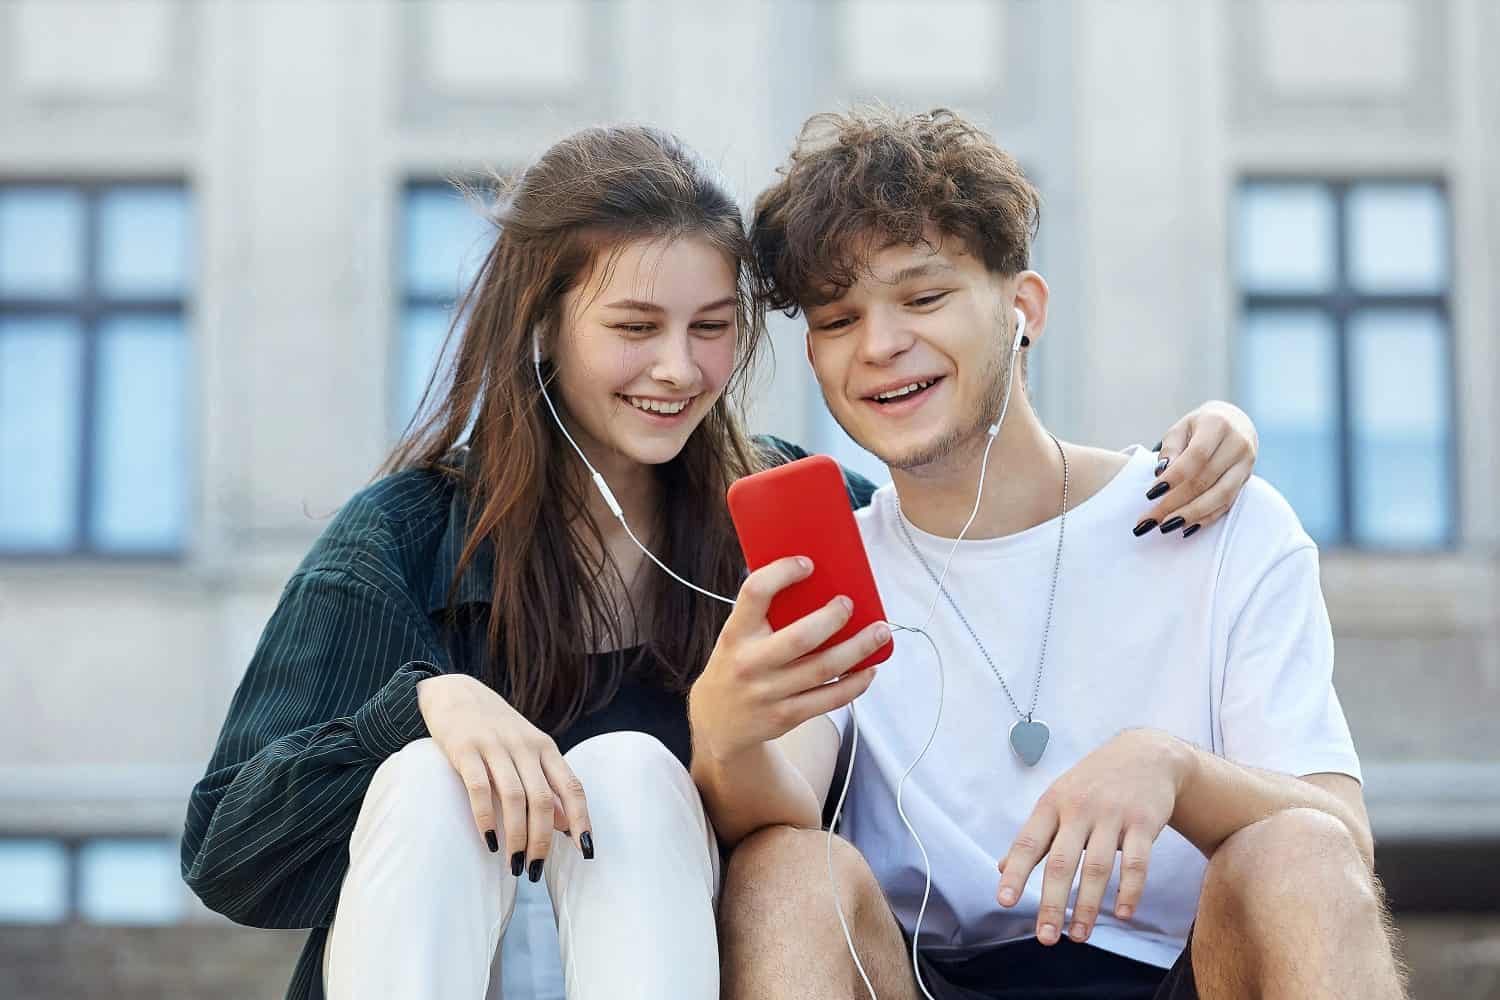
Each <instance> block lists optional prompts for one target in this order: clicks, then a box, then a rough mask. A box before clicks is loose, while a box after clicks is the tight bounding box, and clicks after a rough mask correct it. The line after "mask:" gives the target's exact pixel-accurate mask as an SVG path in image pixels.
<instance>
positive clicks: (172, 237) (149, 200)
mask: <svg viewBox="0 0 1500 1000" xmlns="http://www.w3.org/2000/svg"><path fill="white" fill-rule="evenodd" d="M192 262H193V240H192V228H191V221H190V219H189V212H188V201H187V195H186V193H185V192H184V191H183V190H182V189H181V188H180V187H140V188H132V187H124V188H117V189H115V190H112V191H110V192H108V193H107V194H105V195H104V196H103V197H102V198H100V200H99V291H100V293H101V294H103V295H105V296H111V297H135V298H140V297H152V298H160V297H174V298H180V297H182V296H183V295H184V294H185V292H186V291H187V288H188V285H189V283H190V279H189V270H190V268H191V267H192Z"/></svg>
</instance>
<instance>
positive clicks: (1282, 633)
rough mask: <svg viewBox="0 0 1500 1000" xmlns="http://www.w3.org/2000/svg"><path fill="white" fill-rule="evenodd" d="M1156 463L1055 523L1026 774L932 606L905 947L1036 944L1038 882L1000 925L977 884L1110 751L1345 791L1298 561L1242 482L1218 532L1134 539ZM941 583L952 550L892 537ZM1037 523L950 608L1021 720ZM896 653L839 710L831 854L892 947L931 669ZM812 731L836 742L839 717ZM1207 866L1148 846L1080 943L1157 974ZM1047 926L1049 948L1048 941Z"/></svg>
mask: <svg viewBox="0 0 1500 1000" xmlns="http://www.w3.org/2000/svg"><path fill="white" fill-rule="evenodd" d="M1154 465H1155V456H1154V455H1153V454H1152V453H1151V452H1148V451H1146V450H1145V449H1142V448H1132V449H1131V451H1130V458H1129V461H1128V463H1127V464H1126V465H1125V467H1124V468H1122V469H1121V471H1120V472H1119V473H1117V474H1116V476H1115V477H1114V479H1112V480H1111V481H1110V482H1109V483H1108V484H1107V485H1106V486H1105V487H1104V488H1103V489H1102V490H1100V491H1099V493H1097V494H1096V495H1095V496H1093V497H1091V498H1089V499H1088V500H1087V501H1085V502H1084V503H1081V504H1079V505H1078V507H1077V508H1076V509H1074V510H1071V511H1069V513H1068V520H1067V536H1066V539H1065V542H1064V549H1063V559H1062V572H1061V576H1060V579H1059V582H1058V587H1057V604H1056V611H1055V617H1054V620H1053V625H1052V634H1051V637H1050V639H1049V641H1048V645H1047V662H1046V667H1045V669H1044V671H1043V674H1042V680H1041V688H1040V694H1039V698H1038V701H1037V708H1036V718H1037V719H1040V720H1042V721H1044V722H1046V723H1047V724H1048V725H1049V726H1050V727H1051V730H1052V732H1051V740H1050V742H1049V744H1048V746H1047V749H1046V753H1045V755H1044V756H1043V757H1042V759H1041V761H1040V763H1039V764H1038V765H1037V766H1036V767H1026V766H1024V765H1023V764H1021V763H1020V762H1019V761H1018V760H1017V759H1016V757H1015V755H1014V754H1013V753H1012V751H1011V749H1010V744H1009V742H1008V734H1009V730H1010V726H1011V724H1012V723H1014V722H1015V721H1016V719H1017V715H1016V712H1015V710H1014V709H1012V708H1011V705H1010V703H1009V702H1008V701H1007V700H1006V698H1005V694H1004V692H1003V691H1002V690H1001V687H1000V684H999V682H998V681H997V680H996V679H995V676H994V674H993V673H992V672H991V670H990V668H989V666H988V665H987V664H986V663H985V661H984V658H983V657H982V656H981V655H980V653H979V651H978V649H977V648H976V647H975V645H974V641H973V640H972V639H971V638H970V637H969V634H968V632H967V631H966V630H965V629H964V627H963V625H962V624H961V623H960V622H959V621H958V618H957V617H956V616H955V615H954V613H953V611H952V609H951V608H950V607H949V606H948V605H947V603H946V601H943V602H940V603H939V604H938V609H937V613H936V615H935V616H934V617H933V620H932V623H931V625H929V627H928V632H929V633H931V635H932V637H933V639H934V640H935V641H936V642H937V644H938V647H939V649H940V650H941V651H942V658H943V659H942V662H943V664H944V669H945V676H946V685H947V688H946V695H945V698H944V701H943V707H942V712H943V714H942V726H941V728H940V729H939V731H938V734H937V737H936V740H935V741H934V743H933V745H932V748H931V749H930V750H929V751H928V753H927V756H926V757H925V758H924V759H923V760H922V763H921V764H920V765H919V766H918V767H917V769H916V770H915V771H914V772H913V773H912V775H911V777H910V778H909V779H908V780H907V783H906V791H905V795H904V799H903V802H904V804H905V807H906V813H907V815H908V816H909V817H910V818H911V821H912V825H913V826H914V827H915V828H916V830H917V832H918V833H919V834H920V835H921V837H922V840H923V842H924V843H925V844H926V846H927V852H928V854H929V856H930V857H931V859H932V880H933V886H932V898H931V901H930V902H929V904H928V908H927V914H926V917H925V918H924V920H923V923H922V937H921V943H922V946H923V948H924V949H927V948H930V949H933V950H934V951H936V952H938V953H939V954H943V953H949V954H951V953H953V952H967V951H971V950H974V949H980V948H984V947H988V946H991V945H995V944H999V943H1001V942H1004V941H1009V940H1014V939H1018V938H1023V937H1028V936H1031V935H1033V934H1034V933H1035V923H1036V913H1037V908H1038V906H1039V904H1040V899H1041V887H1042V866H1040V865H1039V866H1038V867H1037V868H1036V870H1035V871H1034V872H1033V873H1032V877H1031V879H1030V881H1029V882H1028V883H1027V885H1026V891H1025V893H1024V894H1023V896H1022V899H1021V901H1020V903H1019V904H1018V905H1017V906H1015V907H1012V908H1010V909H1005V908H1002V907H1001V906H999V905H998V904H997V903H996V902H995V891H996V889H997V887H998V885H999V874H998V872H997V871H996V862H997V859H998V858H999V857H1000V856H1003V855H1004V854H1005V852H1006V851H1007V850H1008V849H1009V847H1010V844H1011V842H1012V841H1013V840H1014V838H1015V836H1016V834H1017V833H1018V831H1019V830H1020V827H1021V824H1022V823H1024V822H1025V820H1026V818H1027V816H1028V815H1030V813H1031V810H1032V808H1033V807H1034V806H1035V805H1036V802H1037V799H1038V798H1039V797H1040V796H1041V795H1042V793H1043V792H1044V791H1046V789H1047V787H1048V786H1049V785H1050V784H1051V783H1052V782H1053V781H1054V780H1055V779H1056V778H1057V777H1058V776H1060V775H1061V774H1062V773H1063V772H1064V771H1066V770H1067V769H1068V768H1070V767H1072V766H1073V765H1074V764H1076V763H1078V761H1079V760H1081V759H1082V758H1083V757H1084V756H1086V755H1087V754H1088V753H1090V752H1091V751H1093V750H1095V749H1097V748H1098V747H1100V746H1101V745H1103V744H1104V743H1106V742H1108V741H1109V740H1110V739H1111V738H1112V737H1114V736H1115V735H1116V734H1118V733H1119V732H1120V731H1121V730H1123V729H1126V728H1130V727H1137V726H1144V727H1150V728H1154V729H1159V730H1164V731H1166V732H1169V733H1173V734H1175V735H1176V736H1178V737H1181V738H1182V739H1184V740H1187V741H1189V742H1191V743H1194V744H1196V745H1197V746H1200V747H1203V748H1205V749H1208V750H1211V751H1213V752H1215V753H1218V754H1221V755H1223V756H1224V757H1226V758H1228V759H1229V760H1232V761H1237V762H1240V763H1243V764H1247V765H1251V766H1254V767H1259V768H1265V769H1268V770H1272V771H1280V772H1283V773H1287V774H1296V775H1304V774H1313V773H1317V772H1324V771H1327V772H1337V773H1342V774H1347V775H1350V776H1352V777H1354V778H1356V779H1358V778H1359V760H1358V758H1357V757H1356V755H1355V752H1354V746H1353V743H1352V741H1351V740H1350V737H1349V727H1348V725H1347V723H1346V722H1345V721H1344V714H1343V710H1342V708H1341V707H1340V705H1339V701H1338V697H1337V696H1336V695H1335V694H1334V690H1333V685H1332V676H1333V637H1332V633H1331V631H1330V629H1329V624H1328V613H1327V610H1326V608H1325V607H1324V604H1323V595H1322V592H1321V591H1320V590H1319V586H1318V554H1317V548H1316V547H1315V546H1314V544H1313V542H1312V540H1311V539H1310V538H1309V537H1308V536H1307V534H1306V533H1305V532H1303V530H1302V527H1301V525H1300V523H1299V522H1298V520H1297V516H1296V515H1295V514H1294V513H1293V512H1292V509H1291V508H1290V507H1289V506H1288V505H1287V503H1286V501H1285V500H1283V499H1282V498H1281V496H1280V494H1278V493H1277V492H1276V491H1275V490H1274V489H1272V488H1271V486H1270V485H1268V484H1267V483H1265V482H1264V481H1262V480H1260V479H1252V480H1251V481H1250V483H1249V484H1248V485H1247V486H1246V487H1245V489H1244V492H1243V493H1242V494H1241V496H1240V498H1239V499H1238V500H1237V501H1236V503H1235V505H1234V507H1233V508H1232V509H1231V511H1230V513H1229V515H1228V516H1227V517H1225V518H1223V519H1222V520H1220V521H1219V522H1217V523H1215V524H1214V525H1212V526H1210V527H1208V528H1204V529H1203V530H1202V531H1200V532H1199V533H1198V534H1196V535H1194V536H1193V538H1191V539H1189V540H1184V539H1183V538H1182V534H1181V532H1180V531H1179V532H1174V533H1173V534H1170V535H1162V534H1160V533H1159V532H1155V531H1153V532H1151V533H1150V534H1148V535H1147V536H1145V537H1144V538H1136V537H1135V536H1134V535H1132V534H1131V531H1130V529H1131V527H1132V526H1133V525H1134V524H1135V523H1136V521H1137V520H1139V518H1140V517H1141V516H1142V512H1143V511H1144V510H1146V509H1147V508H1148V506H1149V505H1148V504H1147V502H1146V500H1145V494H1146V491H1147V490H1148V489H1150V487H1151V484H1152V483H1153V482H1154V479H1155V477H1154V475H1153V471H1154ZM895 501H896V496H895V492H894V490H893V488H892V487H891V486H890V485H887V486H885V487H882V488H881V489H880V490H878V491H877V492H876V493H875V497H874V500H873V502H872V503H871V505H870V506H869V507H868V508H866V509H864V510H862V511H860V512H859V513H858V515H857V519H858V522H859V527H860V531H861V533H862V534H863V536H864V542H865V547H866V549H867V550H868V551H869V555H870V561H871V564H872V565H873V567H874V570H875V579H876V581H877V583H878V586H879V589H880V596H881V600H882V602H883V603H884V605H885V611H886V616H887V619H888V620H889V621H891V622H893V623H895V624H902V625H920V624H921V623H922V620H923V619H924V618H925V616H926V614H927V609H928V607H929V605H930V603H931V601H932V597H933V593H934V590H935V587H934V584H933V582H932V579H931V578H930V577H929V576H928V575H927V573H926V571H924V570H923V569H922V568H921V566H919V565H918V564H917V561H916V558H915V557H914V556H913V555H912V552H911V550H910V548H909V547H908V545H907V543H906V541H905V539H904V538H903V536H902V533H901V528H900V525H899V523H898V520H897V519H898V518H899V517H900V516H901V515H900V514H899V513H898V510H897V506H896V502H895ZM907 527H908V529H909V530H910V531H911V534H912V538H913V540H914V541H915V542H916V545H917V547H918V548H919V549H920V550H921V552H922V554H923V556H924V557H925V558H926V559H927V561H928V564H929V565H931V566H932V567H933V569H934V570H935V571H938V572H940V571H941V568H942V560H943V559H944V558H945V557H946V556H947V553H948V549H949V547H950V546H951V545H952V542H951V540H949V539H943V538H938V537H936V536H934V535H930V534H927V533H925V532H922V531H920V530H918V529H917V528H916V527H915V526H913V525H910V524H908V525H907ZM1057 529H1058V524H1057V521H1056V520H1055V519H1054V520H1051V521H1048V522H1046V523H1045V524H1040V525H1037V526H1036V527H1034V528H1029V529H1027V530H1025V531H1022V532H1019V533H1017V534H1014V535H1009V536H1007V537H1003V538H995V539H985V540H978V541H965V542H964V543H963V544H962V546H961V547H960V548H959V550H958V553H957V555H956V556H955V557H954V560H953V567H952V569H951V570H950V572H949V575H948V582H947V585H948V590H949V592H950V593H951V594H952V595H953V597H954V599H955V600H956V601H957V602H958V606H959V607H960V608H961V609H962V610H963V613H964V615H965V616H966V617H967V618H968V620H969V623H970V625H972V626H973V627H974V629H975V631H976V632H977V633H978V634H979V637H980V639H981V641H983V643H984V646H985V648H986V649H987V650H988V651H989V653H990V656H991V657H992V658H993V659H994V661H995V665H996V666H997V667H998V668H999V670H1000V672H1001V673H1002V675H1003V676H1004V677H1005V679H1006V683H1007V684H1009V685H1010V689H1011V691H1012V692H1013V693H1014V695H1015V698H1016V700H1017V702H1019V703H1020V705H1021V709H1022V710H1023V711H1024V710H1025V709H1026V708H1027V706H1028V703H1029V701H1030V698H1031V689H1032V681H1033V678H1034V676H1035V672H1036V666H1037V654H1038V651H1039V649H1040V645H1041V641H1042V623H1043V622H1044V621H1045V618H1046V611H1047V594H1048V589H1049V587H1050V585H1051V580H1052V567H1053V560H1054V557H1055V554H1056V549H1057ZM895 641H896V649H895V652H894V654H893V655H892V656H891V658H890V659H889V660H888V661H887V662H885V663H884V664H882V665H881V667H880V673H879V675H878V676H877V677H876V680H875V683H874V684H873V685H871V687H870V689H869V691H867V692H866V693H865V694H864V695H863V696H862V697H861V698H860V699H859V701H858V703H857V704H856V708H857V711H858V719H859V735H860V740H859V753H858V756H857V758H856V760H855V763H854V774H853V777H852V779H851V781H852V784H851V787H850V791H849V799H848V802H847V804H846V806H845V812H844V817H845V818H844V822H843V826H842V828H841V832H842V833H843V834H844V836H846V837H848V838H849V839H850V840H851V841H852V842H853V843H854V845H855V846H856V847H858V848H859V849H860V851H861V852H863V854H864V856H865V857H866V859H868V861H869V863H870V865H871V867H872V868H873V869H874V872H875V875H876V877H877V878H878V879H879V880H880V884H881V886H882V887H883V888H884V889H885V892H886V894H887V896H888V897H889V899H890V901H891V904H892V905H893V907H894V908H895V911H896V915H897V917H898V918H899V919H900V920H901V923H902V925H903V926H904V927H905V928H906V930H907V932H908V933H910V932H911V930H912V926H913V924H914V923H915V922H916V915H917V907H918V905H919V904H920V902H921V898H922V886H923V867H922V858H921V855H920V853H919V852H918V850H917V846H916V844H915V843H913V842H912V840H911V838H910V837H909V835H908V834H907V832H906V829H905V827H904V826H903V825H902V823H901V819H900V817H899V816H898V815H897V812H896V801H895V794H896V782H897V780H898V779H899V778H900V777H901V774H902V772H903V771H904V770H905V769H906V768H907V767H908V766H909V765H910V764H911V762H912V760H913V759H915V757H916V755H917V753H918V752H919V751H920V750H921V747H922V744H923V743H924V742H925V740H926V738H927V735H928V733H929V731H930V730H931V727H932V722H933V719H934V717H935V714H936V712H937V710H938V698H937V692H938V685H937V674H936V670H937V666H936V664H935V662H934V660H933V657H932V653H931V647H929V646H928V645H927V643H926V641H925V640H923V639H922V637H921V636H918V635H913V634H910V633H902V632H897V633H896V640H895ZM830 718H832V719H833V721H834V723H835V725H837V726H838V727H839V730H840V732H843V731H844V730H845V729H846V727H847V725H848V720H849V714H848V710H847V709H843V710H840V711H839V712H836V713H834V714H833V715H832V716H830ZM1205 865H1206V862H1205V860H1204V858H1203V856H1202V854H1200V853H1199V852H1198V850H1197V849H1196V848H1194V847H1193V846H1192V845H1191V844H1189V843H1188V842H1187V841H1186V840H1184V839H1183V838H1182V837H1181V836H1179V835H1178V834H1177V833H1176V831H1174V830H1172V829H1171V828H1168V829H1166V830H1164V831H1163V832H1162V835H1161V836H1160V837H1159V838H1158V840H1157V842H1156V845H1155V848H1154V849H1153V851H1152V854H1151V861H1150V868H1149V871H1148V873H1147V880H1146V889H1145V894H1144V896H1143V898H1142V900H1141V903H1140V905H1139V906H1138V907H1137V909H1136V912H1135V915H1134V917H1133V918H1132V919H1131V920H1129V921H1119V920H1116V919H1115V918H1114V917H1113V916H1112V913H1111V911H1112V909H1113V900H1114V898H1115V893H1116V891H1117V890H1118V887H1119V871H1118V866H1117V867H1116V871H1115V875H1114V877H1113V878H1112V879H1111V883H1110V888H1109V890H1108V892H1107V893H1106V895H1105V898H1104V905H1105V912H1103V913H1102V914H1101V916H1100V917H1099V920H1098V922H1097V924H1096V927H1095V930H1094V933H1093V935H1092V936H1091V937H1090V943H1091V944H1094V945H1097V946H1099V947H1101V948H1105V949H1107V950H1109V951H1112V952H1115V953H1117V954H1120V955H1124V956H1127V957H1129V958H1133V959H1136V960H1138V961H1142V962H1148V963H1151V964H1153V965H1157V966H1163V967H1166V966H1170V965H1171V964H1172V963H1173V962H1174V961H1175V960H1176V958H1177V956H1178V954H1179V953H1180V952H1181V950H1182V948H1183V945H1184V944H1185V940H1186V936H1187V933H1188V928H1189V927H1190V925H1191V924H1192V921H1193V917H1194V913H1195V912H1196V910H1197V905H1198V894H1199V890H1200V888H1201V886H1202V880H1203V873H1204V869H1205ZM1064 926H1067V925H1066V924H1064Z"/></svg>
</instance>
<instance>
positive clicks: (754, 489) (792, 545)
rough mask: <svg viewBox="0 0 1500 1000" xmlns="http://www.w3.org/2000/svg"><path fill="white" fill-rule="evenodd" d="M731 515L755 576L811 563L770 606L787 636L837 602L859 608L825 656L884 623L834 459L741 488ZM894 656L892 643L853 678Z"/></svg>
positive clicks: (755, 479) (749, 479)
mask: <svg viewBox="0 0 1500 1000" xmlns="http://www.w3.org/2000/svg"><path fill="white" fill-rule="evenodd" d="M729 515H730V517H732V518H733V519H734V528H735V531H736V532H737V533H738V534H739V536H740V548H741V549H743V550H744V553H745V562H746V564H747V565H749V567H750V569H752V570H757V569H760V568H761V567H762V566H764V565H766V564H767V563H770V562H775V561H776V560H777V559H781V558H784V557H786V556H806V557H807V558H809V559H811V560H812V563H813V572H812V575H811V576H809V577H808V578H807V579H805V580H799V581H797V582H796V583H794V584H792V585H791V586H790V587H787V588H786V589H785V590H783V591H781V592H780V593H778V594H777V595H776V596H775V597H774V598H772V599H771V608H770V611H769V612H768V613H767V615H766V617H767V619H768V620H769V621H770V623H771V627H772V628H774V629H778V630H780V629H783V628H786V626H788V625H790V624H791V623H792V622H794V621H796V620H797V619H799V618H802V617H805V616H806V615H809V614H811V613H812V612H814V611H816V610H818V609H819V608H821V607H823V606H824V605H825V604H827V603H828V602H829V601H831V600H833V599H834V598H835V597H837V596H839V595H840V594H844V595H846V596H847V597H849V599H850V600H852V601H853V602H854V613H853V614H852V615H850V617H849V621H848V622H846V623H845V625H844V627H843V628H841V629H839V631H838V632H836V633H834V635H833V636H832V637H831V638H830V639H829V640H828V641H827V642H825V643H823V645H821V646H819V647H818V649H819V650H820V651H821V650H824V649H827V648H828V647H829V646H835V645H837V644H839V643H841V642H843V641H844V640H845V639H848V638H850V637H851V636H853V635H854V634H855V633H856V632H858V631H859V630H860V629H862V628H864V627H865V626H867V625H869V624H871V623H873V622H877V621H884V620H885V608H884V607H883V606H882V605H881V603H880V592H879V591H877V590H876V589H875V574H874V573H872V572H871V571H870V559H869V556H867V555H866V554H865V543H864V540H863V539H861V538H860V536H859V526H858V525H856V524H855V523H854V511H853V510H852V509H851V508H850V506H849V493H848V490H847V489H846V488H845V486H844V476H843V473H842V472H840V471H839V466H838V463H837V462H835V461H834V460H833V459H831V458H829V457H828V456H827V455H812V456H809V457H808V458H799V459H798V460H797V461H795V462H788V463H787V464H786V465H779V466H777V467H776V468H774V469H767V470H766V471H765V472H757V473H756V474H755V475H753V476H746V477H745V478H744V479H740V480H737V481H736V482H735V483H733V484H732V485H731V486H730V487H729ZM892 649H893V644H892V643H890V642H887V643H886V644H885V645H884V646H881V647H880V648H879V649H877V650H876V651H875V652H873V653H871V654H870V655H869V656H867V657H866V658H865V659H863V660H861V661H860V662H859V663H858V664H856V665H855V666H854V667H853V668H852V669H851V671H850V672H851V673H852V672H853V671H854V670H863V669H865V668H866V667H870V666H874V665H875V664H877V663H881V662H883V661H885V660H887V659H889V658H890V655H891V651H892Z"/></svg>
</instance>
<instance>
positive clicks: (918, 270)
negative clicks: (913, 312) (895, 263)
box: [887, 260, 953, 285]
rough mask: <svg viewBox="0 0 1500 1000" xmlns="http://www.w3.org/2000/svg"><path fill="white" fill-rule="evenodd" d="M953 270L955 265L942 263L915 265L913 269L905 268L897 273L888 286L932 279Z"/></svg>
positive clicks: (930, 262)
mask: <svg viewBox="0 0 1500 1000" xmlns="http://www.w3.org/2000/svg"><path fill="white" fill-rule="evenodd" d="M952 270H953V265H951V264H945V263H942V262H941V261H935V260H930V261H928V262H927V263H925V264H913V265H912V266H911V267H903V268H902V269H901V270H899V271H897V272H896V273H895V275H894V276H893V277H892V278H891V280H890V281H889V282H887V284H891V285H900V284H903V283H904V282H908V281H914V280H915V279H917V278H930V277H932V276H933V275H934V274H943V273H945V272H948V271H952Z"/></svg>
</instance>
